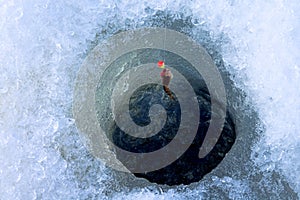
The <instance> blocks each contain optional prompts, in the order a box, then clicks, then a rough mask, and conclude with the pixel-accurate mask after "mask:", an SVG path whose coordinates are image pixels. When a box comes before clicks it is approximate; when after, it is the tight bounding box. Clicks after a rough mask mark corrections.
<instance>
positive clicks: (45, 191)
mask: <svg viewBox="0 0 300 200" xmlns="http://www.w3.org/2000/svg"><path fill="white" fill-rule="evenodd" d="M299 9H300V5H299V2H298V1H296V0H295V1H293V0H292V1H289V2H286V1H282V0H274V1H267V2H262V1H258V0H255V1H248V2H246V1H244V2H243V3H241V2H239V1H235V0H226V1H222V3H220V1H208V0H204V1H195V2H190V1H187V0H186V1H184V0H182V1H156V0H152V1H130V3H129V2H127V1H122V0H120V1H115V2H114V1H103V0H101V1H93V0H91V1H73V2H71V1H60V0H59V1H49V0H47V1H44V2H39V1H33V0H28V1H26V2H24V1H18V0H11V1H2V2H0V32H1V34H0V41H1V42H0V69H1V73H0V199H90V198H98V199H111V198H113V199H137V198H143V199H267V198H271V199H297V198H300V176H299V174H300V154H299V152H300V135H299V132H300V125H299V121H300V114H299V111H300V101H299V99H300V91H299V85H300V56H299V55H300V54H299V52H300V39H299V35H300V15H299V12H298V11H299ZM166 16H168V17H167V19H166ZM178 21H179V22H180V23H182V24H184V26H182V30H181V31H182V32H183V33H186V34H188V35H189V36H190V37H191V38H193V39H195V40H196V41H199V43H201V44H204V46H205V47H206V48H207V50H208V52H209V53H210V54H212V55H216V56H215V57H214V56H213V58H214V61H215V62H216V63H218V62H221V61H220V60H218V59H222V60H223V62H224V63H223V68H222V69H220V70H223V74H228V75H227V77H228V79H230V84H231V85H232V88H231V89H232V90H234V91H231V92H232V94H240V96H236V95H232V96H231V97H230V95H229V99H232V100H233V101H232V102H231V105H230V108H231V111H232V113H234V115H235V120H236V124H237V135H238V137H237V140H236V142H235V144H234V146H233V148H232V150H231V151H230V152H229V153H228V155H227V156H226V157H225V159H224V160H223V161H222V162H221V164H220V165H219V166H218V167H217V168H215V170H213V171H212V172H211V173H209V174H208V175H206V176H205V177H204V178H203V179H202V180H201V181H200V182H198V183H193V184H191V185H188V186H186V185H179V186H173V187H168V186H163V185H157V184H154V183H149V182H148V181H146V180H143V179H137V178H135V177H134V176H130V175H128V174H125V173H121V172H117V171H114V170H112V169H110V168H108V167H105V166H104V165H103V163H101V162H100V161H98V160H97V159H95V158H94V157H93V156H92V155H91V154H90V153H89V152H88V150H87V149H86V148H85V146H84V145H83V141H82V140H81V139H80V137H79V134H78V130H77V129H76V126H75V121H74V117H73V115H72V102H73V89H74V84H75V80H76V75H77V72H78V70H79V69H80V67H81V64H82V62H83V60H84V59H85V57H86V56H87V54H88V53H89V52H90V51H91V49H93V47H95V46H96V45H97V44H98V43H99V42H101V41H103V40H104V39H106V38H109V37H110V36H112V35H113V34H114V33H117V32H119V31H121V30H126V29H134V28H137V27H149V26H154V27H166V26H168V24H166V22H167V23H169V25H170V24H172V23H173V24H174V22H178ZM175 25H176V24H175ZM175 25H174V26H175ZM176 26H179V25H178V24H177V25H176ZM239 98H240V99H239Z"/></svg>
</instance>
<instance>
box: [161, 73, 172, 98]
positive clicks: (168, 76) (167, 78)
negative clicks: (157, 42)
mask: <svg viewBox="0 0 300 200" xmlns="http://www.w3.org/2000/svg"><path fill="white" fill-rule="evenodd" d="M160 77H161V79H162V84H163V88H164V91H165V92H166V93H167V94H168V95H169V97H170V98H171V99H172V100H173V99H174V97H173V95H172V92H171V90H170V88H169V84H170V82H171V79H172V78H173V74H172V72H171V70H170V69H167V68H164V69H163V70H162V71H161V73H160Z"/></svg>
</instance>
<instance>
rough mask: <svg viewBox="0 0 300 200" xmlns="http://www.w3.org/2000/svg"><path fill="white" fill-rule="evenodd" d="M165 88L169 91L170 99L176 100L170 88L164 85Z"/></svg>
mask: <svg viewBox="0 0 300 200" xmlns="http://www.w3.org/2000/svg"><path fill="white" fill-rule="evenodd" d="M163 88H164V91H165V92H166V93H167V95H169V97H170V99H172V100H174V97H173V95H172V92H171V90H170V88H169V87H167V86H165V85H164V86H163Z"/></svg>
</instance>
